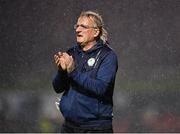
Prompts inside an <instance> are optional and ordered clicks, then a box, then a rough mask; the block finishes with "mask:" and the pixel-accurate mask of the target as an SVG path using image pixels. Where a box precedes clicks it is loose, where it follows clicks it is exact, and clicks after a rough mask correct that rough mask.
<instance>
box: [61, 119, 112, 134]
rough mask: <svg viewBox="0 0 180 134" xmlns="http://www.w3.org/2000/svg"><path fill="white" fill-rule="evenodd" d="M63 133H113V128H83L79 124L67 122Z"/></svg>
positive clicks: (62, 129) (63, 127) (62, 130)
mask: <svg viewBox="0 0 180 134" xmlns="http://www.w3.org/2000/svg"><path fill="white" fill-rule="evenodd" d="M61 133H113V128H112V126H109V127H93V128H83V127H80V126H77V124H75V123H72V122H67V121H65V122H64V124H63V125H62V128H61Z"/></svg>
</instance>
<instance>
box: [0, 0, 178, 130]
mask: <svg viewBox="0 0 180 134" xmlns="http://www.w3.org/2000/svg"><path fill="white" fill-rule="evenodd" d="M83 10H93V11H98V12H99V13H100V14H101V15H102V17H103V19H104V22H105V27H106V29H107V31H108V33H109V42H110V44H111V46H112V48H113V49H114V50H115V52H116V53H117V55H118V57H119V59H118V60H119V70H118V73H117V79H116V86H115V95H114V103H115V106H114V130H115V131H116V132H180V127H179V126H180V108H179V105H180V94H179V92H180V91H179V90H180V0H136V1H134V0H86V1H85V0H23V1H22V0H0V54H1V56H0V132H58V131H59V129H60V126H61V122H62V120H63V118H62V116H61V115H60V114H59V112H58V111H57V110H56V108H55V106H54V101H55V99H56V97H57V96H58V95H56V94H55V92H54V91H53V88H52V86H51V81H52V78H53V77H54V75H55V73H56V67H55V65H54V63H53V55H54V54H55V53H56V52H58V51H65V50H66V49H67V48H69V47H71V46H72V45H73V44H74V43H75V36H74V30H73V25H74V24H75V23H76V21H77V17H78V15H79V14H80V12H81V11H83Z"/></svg>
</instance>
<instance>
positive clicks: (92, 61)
mask: <svg viewBox="0 0 180 134" xmlns="http://www.w3.org/2000/svg"><path fill="white" fill-rule="evenodd" d="M87 63H88V66H91V67H92V66H93V65H94V63H95V58H90V59H89V60H88V61H87Z"/></svg>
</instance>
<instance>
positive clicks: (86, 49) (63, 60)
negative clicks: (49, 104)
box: [53, 11, 118, 133]
mask: <svg viewBox="0 0 180 134" xmlns="http://www.w3.org/2000/svg"><path fill="white" fill-rule="evenodd" d="M103 26H104V25H103V20H102V18H101V16H100V15H99V14H98V13H96V12H92V11H86V12H82V13H81V14H80V16H79V18H78V21H77V24H76V25H75V26H74V28H75V30H76V38H77V45H74V47H72V48H70V49H69V50H68V51H67V52H58V53H57V54H55V56H54V59H55V63H56V65H57V67H58V72H57V75H56V77H55V78H54V80H53V87H54V90H55V91H56V92H57V93H62V92H63V95H62V98H61V101H60V105H59V108H60V111H61V112H62V115H63V116H64V118H65V122H64V124H63V126H62V130H61V132H65V133H68V132H70V133H73V132H75V133H81V132H82V133H85V132H113V128H112V117H113V114H112V108H113V99H112V96H113V90H114V84H115V76H116V72H117V68H118V61H117V56H116V54H115V53H114V51H113V50H112V49H111V48H110V47H109V46H108V43H107V32H106V30H105V29H104V27H103Z"/></svg>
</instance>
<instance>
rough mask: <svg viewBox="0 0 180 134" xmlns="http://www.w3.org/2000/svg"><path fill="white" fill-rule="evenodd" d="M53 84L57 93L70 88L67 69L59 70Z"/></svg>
mask: <svg viewBox="0 0 180 134" xmlns="http://www.w3.org/2000/svg"><path fill="white" fill-rule="evenodd" d="M52 85H53V88H54V90H55V91H56V93H61V92H63V91H65V90H67V89H69V79H68V76H67V72H66V71H61V70H58V72H57V74H56V76H55V77H54V79H53V81H52Z"/></svg>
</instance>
